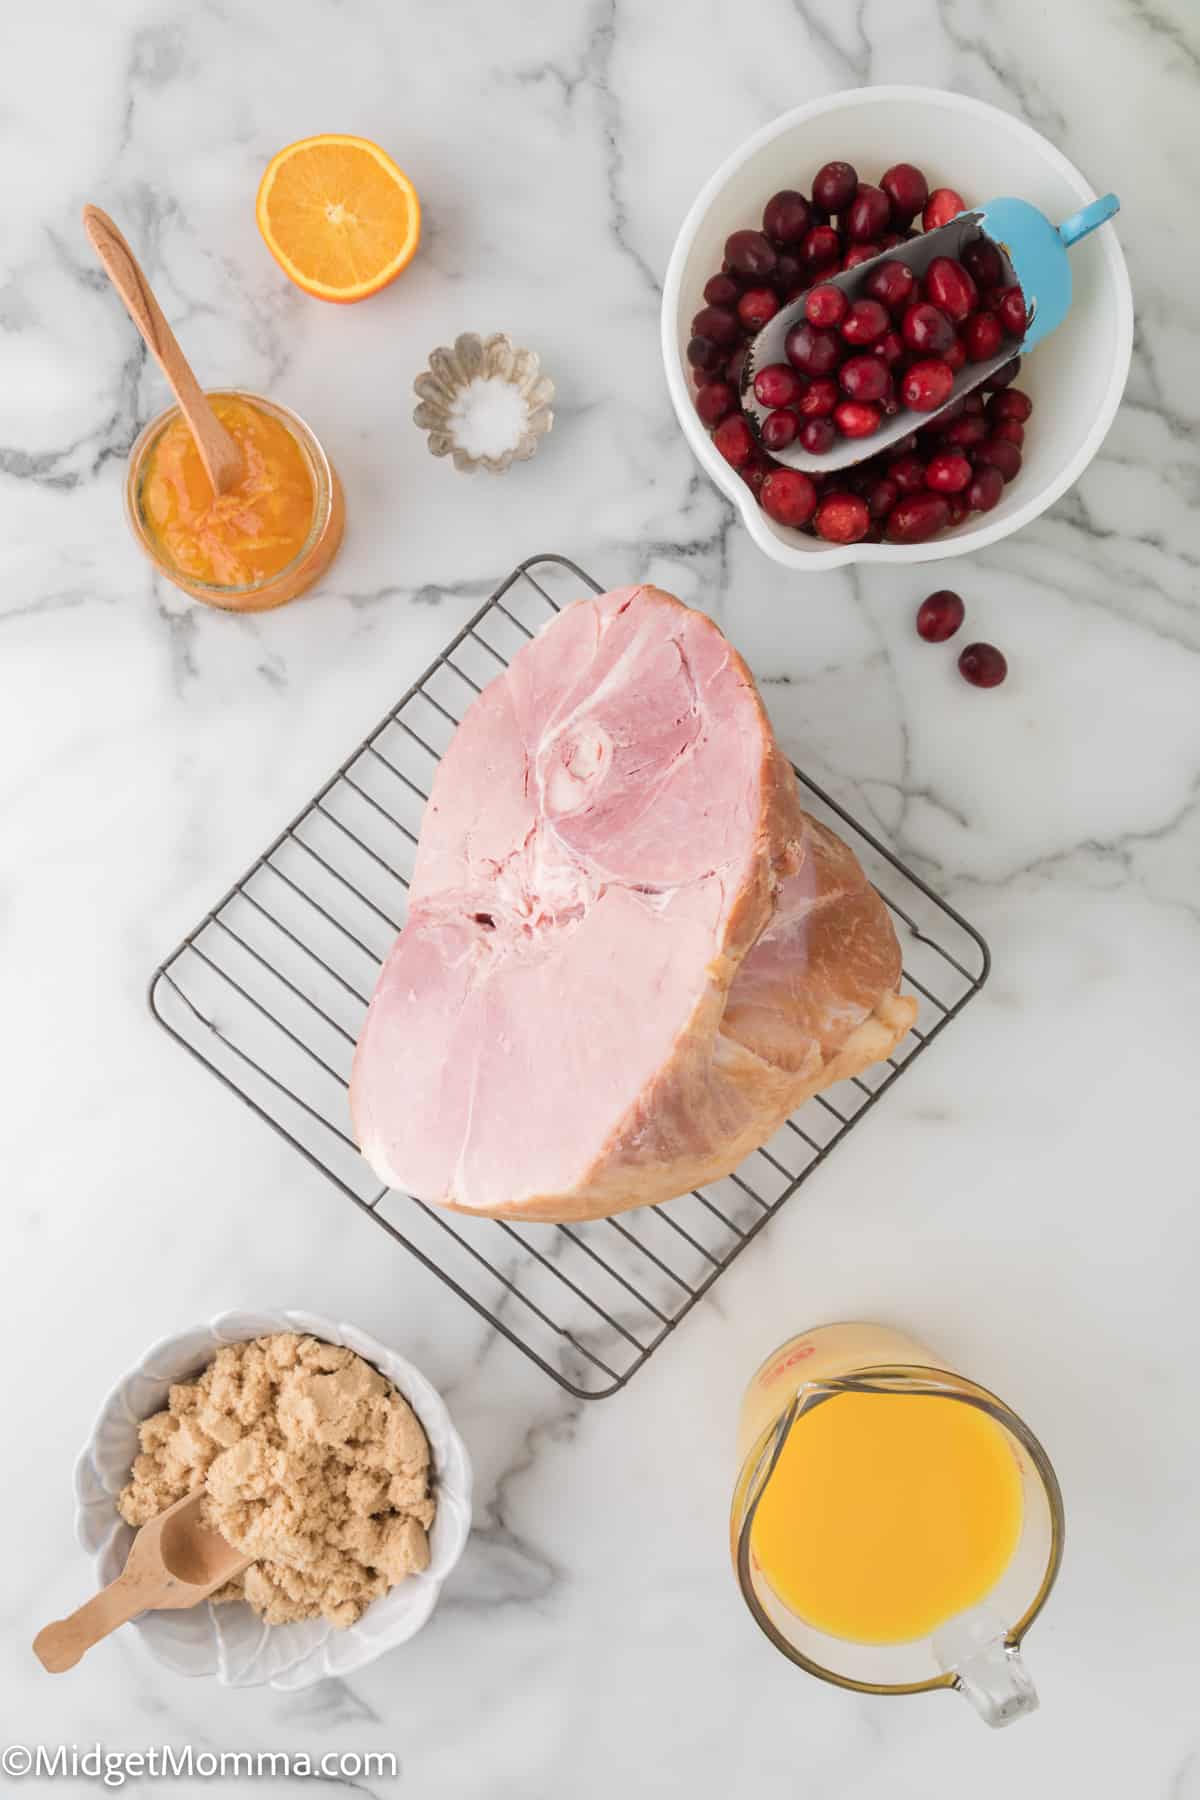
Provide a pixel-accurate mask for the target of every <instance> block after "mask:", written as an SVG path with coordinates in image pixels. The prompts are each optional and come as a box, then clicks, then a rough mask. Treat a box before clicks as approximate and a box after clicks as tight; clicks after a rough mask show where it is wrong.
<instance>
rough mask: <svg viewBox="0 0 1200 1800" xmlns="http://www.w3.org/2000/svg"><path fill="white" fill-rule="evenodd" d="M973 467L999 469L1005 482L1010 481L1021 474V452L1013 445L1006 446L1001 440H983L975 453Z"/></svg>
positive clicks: (991, 438)
mask: <svg viewBox="0 0 1200 1800" xmlns="http://www.w3.org/2000/svg"><path fill="white" fill-rule="evenodd" d="M975 467H976V468H977V469H980V468H986V469H999V471H1000V473H1001V475H1003V477H1004V479H1005V481H1011V480H1012V478H1013V476H1014V475H1019V474H1020V473H1021V452H1020V451H1019V450H1018V449H1017V446H1016V445H1015V444H1006V443H1005V442H1004V440H1003V438H993V437H990V438H985V439H984V441H983V443H982V444H980V445H979V447H978V448H977V450H976V451H975Z"/></svg>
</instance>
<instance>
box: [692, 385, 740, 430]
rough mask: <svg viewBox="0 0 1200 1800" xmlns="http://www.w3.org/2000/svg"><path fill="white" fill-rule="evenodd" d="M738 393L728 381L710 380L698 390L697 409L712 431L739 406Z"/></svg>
mask: <svg viewBox="0 0 1200 1800" xmlns="http://www.w3.org/2000/svg"><path fill="white" fill-rule="evenodd" d="M737 403H738V402H737V395H736V393H735V392H734V390H733V388H732V387H731V386H730V384H729V383H728V382H727V381H709V382H706V383H705V385H704V386H703V387H702V388H700V389H699V390H698V391H697V394H696V411H697V412H698V413H699V415H700V417H701V418H702V419H703V420H704V423H705V424H706V425H707V426H708V428H709V430H710V431H711V430H712V428H713V426H714V425H719V424H720V423H721V420H722V419H727V418H728V417H729V415H730V413H731V412H733V411H734V410H735V408H736V406H737Z"/></svg>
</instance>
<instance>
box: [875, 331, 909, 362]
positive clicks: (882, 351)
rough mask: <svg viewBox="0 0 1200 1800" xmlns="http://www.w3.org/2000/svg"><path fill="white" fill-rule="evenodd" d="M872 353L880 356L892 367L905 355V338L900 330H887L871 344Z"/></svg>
mask: <svg viewBox="0 0 1200 1800" xmlns="http://www.w3.org/2000/svg"><path fill="white" fill-rule="evenodd" d="M871 355H872V356H878V357H880V358H881V359H882V360H883V361H884V362H885V363H886V364H887V366H888V368H889V369H890V368H891V366H892V364H893V363H894V362H896V361H898V359H899V358H900V357H902V356H903V355H904V339H903V338H902V337H901V336H900V333H899V332H898V331H885V332H884V334H883V336H882V337H881V338H876V339H875V342H874V343H873V344H872V345H871Z"/></svg>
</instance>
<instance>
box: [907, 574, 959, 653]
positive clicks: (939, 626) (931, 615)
mask: <svg viewBox="0 0 1200 1800" xmlns="http://www.w3.org/2000/svg"><path fill="white" fill-rule="evenodd" d="M966 616H967V609H966V607H965V606H964V605H963V603H962V599H961V598H960V596H959V595H958V594H956V593H955V592H954V590H953V589H952V588H938V590H937V592H936V593H935V594H927V595H926V596H925V598H924V600H922V602H921V604H920V606H918V608H917V634H918V636H919V637H923V638H924V639H925V642H926V643H927V644H944V643H945V642H946V639H947V638H952V637H953V636H954V634H955V632H956V631H957V630H958V628H959V626H960V625H961V624H962V622H963V620H964V619H965V618H966Z"/></svg>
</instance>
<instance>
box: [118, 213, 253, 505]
mask: <svg viewBox="0 0 1200 1800" xmlns="http://www.w3.org/2000/svg"><path fill="white" fill-rule="evenodd" d="M83 229H84V230H85V231H86V232H87V234H88V238H89V240H90V242H91V246H92V249H93V250H94V251H95V252H96V255H97V256H98V257H99V258H100V261H101V263H102V264H103V265H104V272H105V274H106V275H107V276H108V279H109V280H110V281H111V282H112V284H113V286H114V287H115V288H116V290H117V292H118V294H120V296H121V298H122V300H123V301H124V302H125V310H126V312H127V313H128V314H129V316H130V318H131V319H132V320H133V322H134V324H135V325H136V326H137V328H138V330H139V331H140V332H141V334H142V336H143V338H145V340H146V348H147V349H148V350H149V352H150V354H151V356H153V357H154V359H155V361H156V362H157V364H158V366H159V368H160V369H161V370H162V372H163V374H164V375H165V376H166V378H167V380H168V381H169V382H170V384H171V390H172V392H173V393H174V395H175V398H176V399H177V400H178V402H179V410H180V412H181V413H182V414H183V416H184V418H185V419H186V420H187V422H188V425H189V426H190V427H191V433H192V436H193V437H194V438H195V440H196V448H197V450H199V452H200V460H201V462H202V463H203V464H204V467H205V469H206V470H207V471H208V478H209V480H210V481H211V482H212V485H213V492H214V493H216V494H224V493H227V492H228V490H229V489H230V488H231V487H233V486H234V484H235V482H237V481H238V480H239V478H240V476H241V473H242V453H241V451H240V450H239V449H238V447H237V444H236V442H235V441H234V439H233V438H232V437H231V436H230V434H229V433H228V432H227V431H226V429H225V427H224V426H223V425H222V423H221V421H220V420H219V419H218V418H217V415H216V413H215V412H214V411H213V409H212V407H211V406H210V405H209V403H208V399H207V397H206V395H205V393H204V390H203V389H202V388H201V386H200V383H199V382H198V381H197V380H196V377H195V376H194V375H193V373H192V371H191V368H190V366H189V364H188V363H187V361H186V359H185V357H184V354H183V351H182V350H181V349H180V348H179V343H178V340H177V339H176V336H175V333H174V332H173V331H172V330H171V327H170V326H169V325H168V324H167V321H166V320H165V319H164V317H163V314H162V308H161V307H160V306H159V304H158V301H157V300H156V299H155V298H154V295H153V293H152V292H151V289H150V283H149V282H148V281H147V280H146V277H145V275H144V273H143V271H142V269H141V267H140V265H139V263H138V260H137V258H136V257H135V256H134V254H133V251H132V250H131V249H130V248H129V245H128V244H127V243H126V242H125V239H124V238H123V237H122V235H121V233H120V232H119V231H118V230H117V227H116V226H115V225H114V224H113V222H112V220H111V219H110V218H109V216H108V214H107V213H106V212H101V210H100V208H99V207H98V206H85V207H84V209H83Z"/></svg>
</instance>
